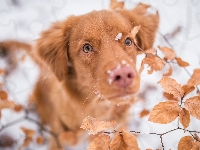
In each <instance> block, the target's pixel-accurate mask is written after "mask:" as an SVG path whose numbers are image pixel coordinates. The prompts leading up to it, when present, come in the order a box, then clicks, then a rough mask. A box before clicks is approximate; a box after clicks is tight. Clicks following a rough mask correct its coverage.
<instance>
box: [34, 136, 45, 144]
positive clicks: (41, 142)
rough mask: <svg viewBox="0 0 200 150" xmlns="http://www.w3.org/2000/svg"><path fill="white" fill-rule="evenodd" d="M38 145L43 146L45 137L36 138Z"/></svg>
mask: <svg viewBox="0 0 200 150" xmlns="http://www.w3.org/2000/svg"><path fill="white" fill-rule="evenodd" d="M36 143H37V144H38V145H41V144H43V143H44V137H42V136H38V137H37V138H36Z"/></svg>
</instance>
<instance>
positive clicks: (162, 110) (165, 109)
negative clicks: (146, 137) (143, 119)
mask: <svg viewBox="0 0 200 150" xmlns="http://www.w3.org/2000/svg"><path fill="white" fill-rule="evenodd" d="M180 109H181V107H180V106H179V105H178V102H176V101H166V102H160V103H159V104H157V105H156V106H154V108H153V110H152V111H151V112H150V116H149V119H148V120H149V121H151V122H154V123H162V124H167V123H170V122H172V121H174V120H175V119H176V118H177V117H178V115H179V112H180Z"/></svg>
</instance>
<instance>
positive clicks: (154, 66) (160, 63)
mask: <svg viewBox="0 0 200 150" xmlns="http://www.w3.org/2000/svg"><path fill="white" fill-rule="evenodd" d="M145 64H148V65H149V66H150V67H151V68H150V70H148V73H149V74H151V73H153V71H159V70H161V69H162V68H163V67H164V64H165V61H164V60H162V59H161V58H159V57H158V56H156V55H153V54H147V56H146V57H145V58H144V59H143V60H142V64H141V67H140V70H139V72H140V73H141V72H142V70H143V69H144V65H145Z"/></svg>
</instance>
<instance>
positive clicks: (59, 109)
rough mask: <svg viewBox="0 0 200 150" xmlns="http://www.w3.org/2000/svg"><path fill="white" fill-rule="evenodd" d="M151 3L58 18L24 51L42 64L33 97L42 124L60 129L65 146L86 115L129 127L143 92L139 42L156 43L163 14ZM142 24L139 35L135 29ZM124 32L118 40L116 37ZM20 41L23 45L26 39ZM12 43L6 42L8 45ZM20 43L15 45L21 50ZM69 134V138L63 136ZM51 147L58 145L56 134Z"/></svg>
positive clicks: (142, 45)
mask: <svg viewBox="0 0 200 150" xmlns="http://www.w3.org/2000/svg"><path fill="white" fill-rule="evenodd" d="M148 8H149V5H145V4H138V5H137V6H136V7H135V8H134V9H133V10H124V9H123V10H101V11H93V12H91V13H88V14H85V15H80V16H71V17H69V18H67V19H66V20H64V21H60V22H55V23H54V24H53V25H52V26H51V27H50V28H49V29H48V30H46V31H44V32H42V33H41V37H40V38H39V39H38V40H36V42H35V44H34V45H33V46H31V47H28V48H25V50H26V51H27V52H28V53H29V54H30V55H31V56H32V58H33V59H34V60H35V61H36V63H37V64H38V65H39V67H40V68H41V73H40V77H39V80H38V82H37V84H36V86H35V89H34V91H33V93H32V95H31V96H30V103H31V104H34V105H35V106H36V109H37V112H38V114H39V116H40V118H41V122H42V123H43V124H48V125H49V126H50V129H51V131H52V132H54V133H56V135H59V134H61V135H62V136H63V137H65V138H62V139H61V144H60V146H61V147H62V146H64V145H66V144H67V145H68V144H75V143H77V142H78V139H80V137H81V135H82V134H83V130H81V129H80V126H81V123H82V121H83V119H84V118H86V117H87V116H91V117H94V118H96V119H99V120H113V119H114V120H116V121H117V122H118V123H119V124H120V123H121V126H126V122H127V119H126V118H127V117H126V116H127V112H128V109H129V107H130V106H131V104H133V103H134V101H135V99H134V95H135V94H136V93H137V92H138V91H139V87H140V76H139V74H138V72H137V69H136V56H137V53H138V51H139V49H138V47H140V48H141V49H143V50H146V49H149V48H151V47H152V46H153V42H154V39H155V36H156V31H157V28H158V23H159V15H158V13H156V14H149V13H148V11H147V10H148ZM139 25H140V26H141V27H140V30H139V32H138V34H137V35H136V37H135V42H136V43H137V45H138V47H136V46H135V44H134V39H133V38H132V37H131V30H132V29H133V28H134V27H135V26H139ZM119 33H120V34H121V37H120V38H119V39H116V36H117V35H119ZM10 43H15V44H16V45H18V46H16V48H18V49H19V47H20V45H23V44H24V43H22V42H16V41H10ZM10 45H12V44H8V45H7V42H6V41H5V42H1V44H0V47H4V49H5V48H6V49H9V48H8V47H9V46H10ZM16 48H15V49H16ZM63 139H65V140H63ZM50 143H51V146H50V149H55V148H59V147H60V146H59V145H58V142H56V141H55V140H54V138H53V137H52V140H51V142H50Z"/></svg>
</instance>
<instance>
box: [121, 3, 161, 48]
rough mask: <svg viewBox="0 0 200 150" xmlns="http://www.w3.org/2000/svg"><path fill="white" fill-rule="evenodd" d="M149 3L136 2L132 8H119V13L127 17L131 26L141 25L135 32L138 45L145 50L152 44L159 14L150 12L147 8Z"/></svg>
mask: <svg viewBox="0 0 200 150" xmlns="http://www.w3.org/2000/svg"><path fill="white" fill-rule="evenodd" d="M149 7H150V5H146V4H141V3H140V4H138V5H137V6H136V7H135V8H134V9H133V10H121V12H120V13H121V14H122V15H123V16H124V17H127V18H128V20H129V21H131V24H132V25H133V27H135V26H138V25H141V27H140V30H139V32H138V34H137V37H136V38H137V40H138V45H139V46H140V47H141V48H142V49H143V50H146V49H148V48H151V47H152V46H153V42H154V39H155V35H156V31H157V29H158V24H159V15H158V12H157V11H156V14H150V13H149V12H148V8H149Z"/></svg>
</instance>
